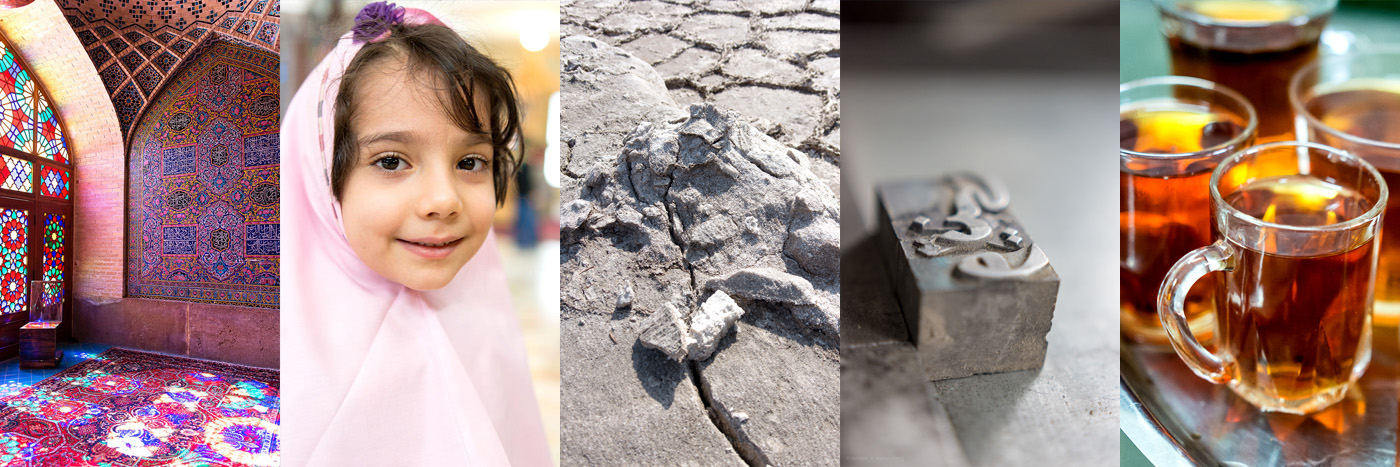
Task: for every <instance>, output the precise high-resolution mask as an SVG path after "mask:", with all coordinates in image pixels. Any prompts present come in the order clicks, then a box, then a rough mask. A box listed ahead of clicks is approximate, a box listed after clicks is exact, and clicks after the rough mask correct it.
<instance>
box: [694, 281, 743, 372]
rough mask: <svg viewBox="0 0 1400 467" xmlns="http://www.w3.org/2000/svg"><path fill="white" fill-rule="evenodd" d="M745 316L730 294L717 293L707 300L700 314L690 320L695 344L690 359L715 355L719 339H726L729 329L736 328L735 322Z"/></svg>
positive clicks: (702, 358)
mask: <svg viewBox="0 0 1400 467" xmlns="http://www.w3.org/2000/svg"><path fill="white" fill-rule="evenodd" d="M743 315H744V309H743V308H739V304H737V303H734V299H732V298H729V294H726V293H724V291H716V292H715V293H714V295H711V296H710V298H709V299H708V300H705V304H704V305H701V306H700V312H699V313H696V314H695V316H692V317H691V318H690V338H691V342H693V344H694V345H693V347H691V349H690V358H691V359H692V360H704V359H707V358H710V355H713V354H714V353H715V347H717V346H719V339H720V338H721V337H724V335H725V333H727V332H729V328H731V327H734V321H736V320H738V319H739V317H740V316H743Z"/></svg>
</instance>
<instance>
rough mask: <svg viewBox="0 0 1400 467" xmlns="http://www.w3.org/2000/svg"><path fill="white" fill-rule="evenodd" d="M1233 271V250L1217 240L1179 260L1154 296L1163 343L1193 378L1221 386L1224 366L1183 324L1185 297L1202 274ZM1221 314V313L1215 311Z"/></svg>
mask: <svg viewBox="0 0 1400 467" xmlns="http://www.w3.org/2000/svg"><path fill="white" fill-rule="evenodd" d="M1234 268H1235V254H1234V249H1232V248H1231V247H1230V246H1229V245H1227V244H1225V241H1224V240H1220V241H1217V242H1215V243H1214V244H1211V245H1209V246H1205V247H1201V248H1197V249H1195V250H1192V251H1191V252H1190V253H1187V254H1186V256H1183V257H1181V259H1180V260H1179V261H1177V262H1176V264H1175V265H1173V266H1172V269H1171V271H1169V272H1167V277H1166V279H1164V280H1163V281H1162V288H1161V289H1160V290H1159V291H1158V292H1157V316H1158V317H1160V318H1161V319H1162V328H1163V329H1166V331H1167V337H1168V339H1167V340H1170V341H1171V343H1172V348H1174V349H1176V354H1177V355H1180V356H1181V359H1182V360H1183V361H1185V362H1186V366H1189V367H1191V371H1194V372H1196V375H1198V376H1200V377H1202V378H1205V379H1207V380H1209V381H1211V382H1214V383H1217V384H1221V383H1225V382H1227V381H1229V380H1230V376H1229V375H1228V374H1226V371H1225V363H1224V362H1222V361H1221V360H1220V357H1217V356H1216V355H1215V354H1213V353H1210V351H1208V350H1206V348H1205V346H1203V345H1201V342H1200V341H1198V340H1196V335H1195V334H1192V333H1191V326H1190V325H1189V324H1188V323H1187V321H1186V293H1187V292H1189V291H1190V290H1191V286H1192V285H1195V284H1196V281H1197V280H1200V279H1201V278H1202V277H1205V275H1206V274H1208V273H1211V272H1217V271H1229V270H1232V269H1234ZM1216 312H1217V313H1223V312H1225V310H1217V311H1216Z"/></svg>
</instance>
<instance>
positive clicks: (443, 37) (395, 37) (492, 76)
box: [331, 24, 524, 206]
mask: <svg viewBox="0 0 1400 467" xmlns="http://www.w3.org/2000/svg"><path fill="white" fill-rule="evenodd" d="M398 57H402V58H403V59H404V63H406V64H407V66H408V70H409V74H410V76H419V72H422V73H424V75H423V76H426V77H429V78H427V79H428V80H429V81H428V82H430V83H437V84H438V85H439V86H438V88H439V89H438V91H439V92H438V102H439V104H441V106H442V110H443V113H445V114H447V116H448V117H449V118H451V119H452V121H453V123H456V124H457V126H458V127H460V128H461V129H462V130H464V131H467V132H469V133H477V134H485V135H488V136H490V138H491V147H492V157H491V179H492V181H493V182H494V183H495V185H496V205H497V206H500V205H501V204H502V203H504V202H505V196H506V188H507V185H508V183H509V182H510V180H511V178H513V177H514V176H515V171H516V170H517V169H518V168H519V166H520V158H518V157H516V154H515V153H514V152H513V151H511V144H512V143H516V142H519V144H520V145H522V146H523V145H524V141H523V138H520V111H519V108H518V106H517V104H516V91H515V83H514V81H512V80H511V77H510V72H508V71H506V70H505V69H504V68H502V67H501V66H500V65H498V64H496V62H495V61H493V60H491V59H490V58H489V57H487V56H486V55H485V54H482V53H481V52H480V51H478V50H477V49H476V48H475V47H472V46H471V44H468V43H467V41H466V40H463V39H462V36H459V35H457V33H456V32H454V31H453V30H452V29H450V28H448V27H446V26H442V25H437V24H425V25H420V26H407V25H402V24H397V25H393V26H390V29H389V35H388V37H387V38H385V39H384V40H382V41H379V42H373V43H369V44H365V46H364V47H363V48H361V49H360V51H359V53H357V54H355V58H353V59H351V60H350V65H349V66H347V67H346V68H345V74H344V75H343V76H342V78H341V81H340V92H339V94H337V95H336V98H335V141H334V149H333V151H334V153H333V154H334V158H333V160H332V163H331V190H332V191H333V192H334V193H335V197H336V199H340V197H341V193H342V192H343V191H344V189H345V179H346V178H347V177H348V176H349V174H350V170H351V169H352V168H354V166H355V163H356V160H357V159H358V155H359V143H358V142H357V136H356V135H355V134H354V131H352V129H351V126H350V122H351V120H352V119H353V118H354V115H355V110H356V107H355V96H356V93H358V92H364V91H369V90H362V89H360V86H359V82H360V80H361V79H362V78H363V76H364V75H365V73H367V72H368V71H369V70H372V69H373V67H374V65H375V64H377V63H379V62H382V61H385V60H389V59H393V58H398ZM476 93H482V94H481V95H482V96H483V97H485V100H486V104H487V112H489V115H478V114H477V111H476V105H474V103H475V102H476ZM488 119H489V120H488ZM483 123H490V125H489V126H490V130H491V131H490V132H489V133H488V132H486V131H483V130H484V129H485V127H486V126H487V125H483Z"/></svg>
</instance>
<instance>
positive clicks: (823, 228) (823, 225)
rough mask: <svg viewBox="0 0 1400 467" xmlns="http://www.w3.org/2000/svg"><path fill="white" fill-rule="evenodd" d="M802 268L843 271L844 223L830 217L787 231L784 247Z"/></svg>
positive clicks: (822, 271) (826, 271)
mask: <svg viewBox="0 0 1400 467" xmlns="http://www.w3.org/2000/svg"><path fill="white" fill-rule="evenodd" d="M783 252H784V253H787V255H788V256H789V257H791V258H792V259H793V260H794V261H797V264H798V265H799V266H802V269H805V270H806V271H807V272H810V273H813V274H830V275H837V274H840V273H841V225H840V224H837V223H836V221H835V220H833V219H831V218H829V217H819V218H817V219H816V220H814V221H812V223H810V224H807V226H806V227H802V228H800V229H797V230H793V231H792V232H790V233H788V240H787V244H786V245H784V247H783Z"/></svg>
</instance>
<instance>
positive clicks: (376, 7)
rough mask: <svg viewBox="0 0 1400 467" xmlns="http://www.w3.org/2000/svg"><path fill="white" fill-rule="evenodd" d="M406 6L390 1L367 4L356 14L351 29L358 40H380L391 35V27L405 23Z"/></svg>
mask: <svg viewBox="0 0 1400 467" xmlns="http://www.w3.org/2000/svg"><path fill="white" fill-rule="evenodd" d="M403 21H404V8H403V7H401V6H397V5H394V4H393V3H389V2H374V3H371V4H369V5H365V7H364V8H363V9H361V10H360V13H359V14H356V15H355V27H354V28H353V29H351V30H350V31H351V32H352V33H353V36H352V37H354V39H355V41H356V42H379V41H382V40H384V38H386V37H389V27H390V26H393V25H396V24H403Z"/></svg>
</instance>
